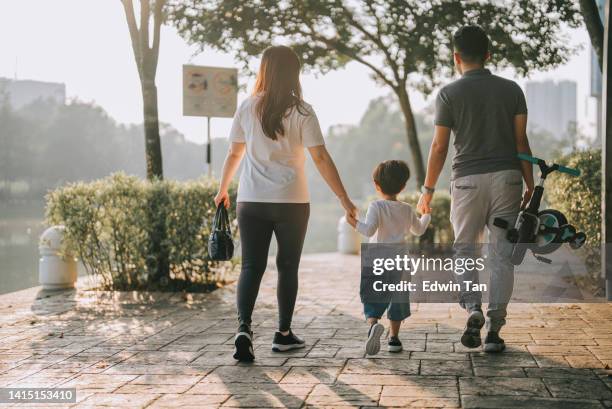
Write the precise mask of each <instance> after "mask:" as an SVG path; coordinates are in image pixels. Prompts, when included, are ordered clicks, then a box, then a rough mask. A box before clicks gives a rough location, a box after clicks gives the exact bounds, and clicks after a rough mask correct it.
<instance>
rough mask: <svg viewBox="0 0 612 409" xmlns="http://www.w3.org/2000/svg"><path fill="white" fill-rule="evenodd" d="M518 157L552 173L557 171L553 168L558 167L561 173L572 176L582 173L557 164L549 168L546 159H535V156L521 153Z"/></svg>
mask: <svg viewBox="0 0 612 409" xmlns="http://www.w3.org/2000/svg"><path fill="white" fill-rule="evenodd" d="M518 157H519V159H521V160H525V161H527V162H531V163H533V164H534V165H538V166H540V168H541V169H543V168H546V169H549V172H552V171H553V170H555V169H553V168H554V167H556V170H558V171H559V172H563V173H567V174H568V175H572V176H580V171H579V170H578V169H573V168H568V167H567V166H563V165H557V164H554V165H552V166H547V165H546V162H545V161H544V159H540V158H535V157H533V156H530V155H527V154H526V153H519V154H518ZM547 173H548V172H547Z"/></svg>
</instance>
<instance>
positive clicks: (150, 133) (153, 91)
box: [141, 79, 164, 180]
mask: <svg viewBox="0 0 612 409" xmlns="http://www.w3.org/2000/svg"><path fill="white" fill-rule="evenodd" d="M141 86H142V107H143V112H144V131H145V155H146V159H147V179H149V180H153V179H160V180H161V179H163V178H164V172H163V168H162V153H161V142H160V138H159V119H158V114H157V87H156V86H155V80H148V79H145V80H142V84H141Z"/></svg>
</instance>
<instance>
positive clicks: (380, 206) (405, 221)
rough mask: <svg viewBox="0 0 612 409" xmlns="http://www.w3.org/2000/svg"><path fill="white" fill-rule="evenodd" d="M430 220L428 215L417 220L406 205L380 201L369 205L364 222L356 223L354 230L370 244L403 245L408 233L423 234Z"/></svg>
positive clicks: (394, 201)
mask: <svg viewBox="0 0 612 409" xmlns="http://www.w3.org/2000/svg"><path fill="white" fill-rule="evenodd" d="M430 220H431V215H429V214H424V215H423V216H421V218H420V219H419V217H417V215H416V213H415V211H414V210H413V209H412V207H411V206H410V205H409V204H408V203H404V202H400V201H397V200H382V199H381V200H376V201H375V202H372V203H370V206H369V207H368V212H367V213H366V217H365V220H364V221H363V222H362V221H357V225H356V226H355V228H356V229H357V231H358V232H359V233H361V234H363V235H364V236H367V237H370V243H404V242H405V241H406V235H407V234H408V233H412V234H414V235H416V236H420V235H422V234H423V233H425V230H426V229H427V226H428V225H429V222H430Z"/></svg>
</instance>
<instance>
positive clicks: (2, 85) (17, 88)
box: [0, 78, 66, 109]
mask: <svg viewBox="0 0 612 409" xmlns="http://www.w3.org/2000/svg"><path fill="white" fill-rule="evenodd" d="M37 100H43V101H45V100H52V101H55V102H57V103H58V104H65V103H66V85H64V84H61V83H57V82H42V81H33V80H11V79H8V78H0V104H4V103H7V102H8V104H9V105H10V106H11V108H13V109H20V108H22V107H24V106H25V105H28V104H30V103H32V102H34V101H37Z"/></svg>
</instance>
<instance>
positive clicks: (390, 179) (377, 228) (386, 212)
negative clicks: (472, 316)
mask: <svg viewBox="0 0 612 409" xmlns="http://www.w3.org/2000/svg"><path fill="white" fill-rule="evenodd" d="M409 177H410V170H409V169H408V165H407V164H406V162H404V161H401V160H388V161H385V162H382V163H381V164H379V165H378V166H376V168H375V169H374V172H373V174H372V178H373V179H374V186H375V187H376V192H377V193H378V195H379V196H380V197H381V199H380V200H376V201H375V202H372V203H371V204H370V206H369V207H368V212H367V214H366V217H365V221H359V220H357V219H355V218H354V217H349V219H347V221H348V223H349V224H351V225H352V226H353V227H354V228H355V229H356V230H357V231H358V232H359V233H361V234H363V235H364V236H367V237H370V243H404V242H405V239H406V235H407V234H408V233H409V232H410V233H412V234H415V235H417V236H420V235H422V234H423V233H425V230H426V229H427V226H428V225H429V221H430V219H431V216H430V214H424V215H423V216H422V217H421V218H418V217H417V215H416V213H415V211H414V210H412V207H410V205H409V204H407V203H404V202H401V201H399V200H397V195H398V194H399V193H400V192H401V191H402V190H404V188H405V187H406V182H407V181H408V178H409ZM362 302H363V309H364V314H365V316H366V319H367V320H368V324H370V330H369V332H368V340H367V341H366V346H365V347H366V353H367V354H368V355H376V354H377V353H378V351H380V337H381V335H382V334H383V332H384V330H385V328H384V326H383V325H382V324H380V323H379V322H378V320H380V319H381V317H382V314H383V313H384V312H385V310H386V311H387V318H389V321H390V323H391V328H390V329H389V345H388V351H389V352H400V351H401V350H402V343H401V341H400V340H399V338H398V334H399V329H400V325H401V323H402V321H403V320H404V319H406V318H408V317H409V316H410V304H409V303H393V302H392V301H389V302H387V303H370V302H365V301H364V300H363V299H362Z"/></svg>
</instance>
